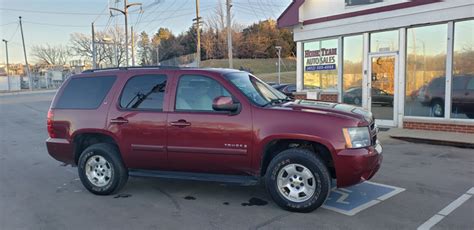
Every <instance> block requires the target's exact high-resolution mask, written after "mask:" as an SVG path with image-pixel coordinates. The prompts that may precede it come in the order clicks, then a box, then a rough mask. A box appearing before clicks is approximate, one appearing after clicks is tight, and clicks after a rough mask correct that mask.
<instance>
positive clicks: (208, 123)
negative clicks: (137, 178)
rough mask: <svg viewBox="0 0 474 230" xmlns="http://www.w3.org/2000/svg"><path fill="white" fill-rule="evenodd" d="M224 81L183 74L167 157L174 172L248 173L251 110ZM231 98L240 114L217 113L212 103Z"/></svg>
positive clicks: (174, 101) (175, 98)
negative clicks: (218, 98)
mask: <svg viewBox="0 0 474 230" xmlns="http://www.w3.org/2000/svg"><path fill="white" fill-rule="evenodd" d="M225 84H228V86H229V83H228V82H225V81H224V80H223V79H221V78H218V77H213V76H210V75H196V74H184V75H181V76H179V78H177V84H176V85H177V86H176V89H175V92H174V96H173V99H172V101H171V102H170V107H171V106H172V107H173V108H171V109H172V110H174V111H172V112H170V114H169V115H168V154H169V160H170V163H171V165H172V166H173V169H175V170H179V171H188V172H207V173H228V174H241V173H243V172H247V171H249V167H250V162H251V159H250V157H251V156H250V149H251V144H252V119H251V110H250V106H246V105H247V104H245V103H246V102H245V101H243V100H242V99H238V97H236V95H232V94H231V93H230V92H231V91H230V90H229V88H226V86H225ZM218 96H232V97H233V98H234V100H235V101H239V102H240V103H241V105H242V106H241V108H242V109H241V110H240V111H239V112H238V113H237V114H229V113H228V112H217V111H214V110H213V109H212V101H213V99H214V98H216V97H218Z"/></svg>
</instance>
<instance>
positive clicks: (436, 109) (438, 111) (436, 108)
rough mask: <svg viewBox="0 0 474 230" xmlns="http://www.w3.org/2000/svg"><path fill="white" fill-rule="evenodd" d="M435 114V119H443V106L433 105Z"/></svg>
mask: <svg viewBox="0 0 474 230" xmlns="http://www.w3.org/2000/svg"><path fill="white" fill-rule="evenodd" d="M433 114H434V115H435V117H442V116H443V106H442V105H441V104H439V103H436V104H434V105H433Z"/></svg>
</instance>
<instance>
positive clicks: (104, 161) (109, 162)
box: [78, 143, 128, 195]
mask: <svg viewBox="0 0 474 230" xmlns="http://www.w3.org/2000/svg"><path fill="white" fill-rule="evenodd" d="M119 154H120V153H119V151H118V149H117V147H116V146H114V145H111V144H107V143H100V144H94V145H91V146H89V147H88V148H86V149H85V150H84V151H83V152H82V154H81V156H80V157H79V163H78V172H79V178H80V179H81V182H82V184H83V185H84V187H86V189H87V190H89V191H90V192H92V193H94V194H97V195H109V194H113V193H115V192H117V191H118V190H120V189H121V188H122V187H123V186H124V185H125V183H126V182H127V180H128V170H127V169H126V168H125V166H124V165H123V163H122V160H121V158H120V155H119Z"/></svg>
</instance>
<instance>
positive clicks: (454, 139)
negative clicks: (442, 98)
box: [387, 128, 474, 148]
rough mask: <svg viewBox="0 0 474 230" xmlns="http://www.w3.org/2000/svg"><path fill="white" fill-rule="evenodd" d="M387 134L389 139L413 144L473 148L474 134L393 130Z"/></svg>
mask: <svg viewBox="0 0 474 230" xmlns="http://www.w3.org/2000/svg"><path fill="white" fill-rule="evenodd" d="M387 134H388V136H390V137H391V138H394V139H399V140H404V141H409V142H414V143H425V144H432V145H445V146H454V147H460V148H474V134H468V133H455V132H441V131H426V130H413V129H397V128H394V129H391V130H390V131H388V133H387Z"/></svg>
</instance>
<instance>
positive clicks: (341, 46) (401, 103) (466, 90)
mask: <svg viewBox="0 0 474 230" xmlns="http://www.w3.org/2000/svg"><path fill="white" fill-rule="evenodd" d="M278 25H279V27H287V28H290V29H292V30H293V35H294V40H295V42H296V47H297V48H296V49H297V54H296V55H297V74H296V78H297V79H296V83H297V91H298V92H297V96H298V97H304V98H308V99H318V100H322V101H337V102H344V103H348V104H354V105H358V106H362V107H364V108H367V109H368V110H370V111H371V112H372V113H373V114H374V116H375V118H376V119H377V120H376V121H377V123H378V124H379V125H382V126H389V127H404V128H411V129H426V130H439V131H452V132H464V133H474V1H472V0H444V1H441V0H306V1H305V0H293V2H292V3H291V4H290V6H289V7H288V8H287V9H286V10H285V11H284V12H283V14H282V15H281V16H280V17H279V18H278Z"/></svg>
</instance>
